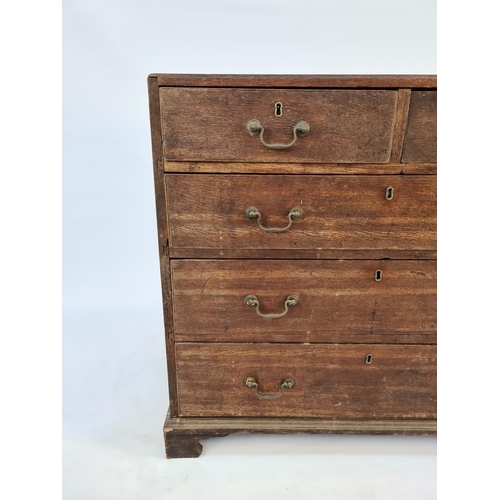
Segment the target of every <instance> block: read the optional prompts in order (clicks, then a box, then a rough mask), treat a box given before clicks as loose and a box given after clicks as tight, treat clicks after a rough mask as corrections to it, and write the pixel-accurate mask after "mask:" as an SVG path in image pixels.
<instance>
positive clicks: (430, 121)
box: [403, 91, 437, 163]
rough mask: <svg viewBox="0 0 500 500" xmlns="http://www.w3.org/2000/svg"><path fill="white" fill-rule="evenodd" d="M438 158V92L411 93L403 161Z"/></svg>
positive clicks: (427, 160)
mask: <svg viewBox="0 0 500 500" xmlns="http://www.w3.org/2000/svg"><path fill="white" fill-rule="evenodd" d="M436 160H437V92H432V91H413V92H412V93H411V101H410V112H409V117H408V130H407V133H406V139H405V146H404V153H403V162H404V163H415V162H435V161H436Z"/></svg>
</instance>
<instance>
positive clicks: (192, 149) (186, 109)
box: [160, 87, 397, 163]
mask: <svg viewBox="0 0 500 500" xmlns="http://www.w3.org/2000/svg"><path fill="white" fill-rule="evenodd" d="M396 102H397V91H393V90H290V89H277V90H265V89H237V88H226V89H220V88H219V89H217V88H211V89H209V88H176V87H166V88H161V89H160V109H161V124H162V136H163V155H164V158H165V159H166V160H172V161H175V160H183V161H241V162H303V163H387V162H388V161H389V157H390V151H391V144H392V135H393V128H394V120H395V110H396ZM277 105H278V106H280V107H279V109H280V111H281V116H276V114H277ZM250 120H258V122H259V123H260V125H261V126H262V127H263V130H264V132H263V135H262V142H261V139H260V134H259V133H256V135H250V134H249V133H248V131H247V124H248V122H249V121H250ZM301 121H306V122H307V124H308V125H309V127H310V130H309V133H308V134H307V135H306V136H300V130H299V136H298V138H297V141H296V142H295V143H294V144H293V145H292V146H290V147H287V148H286V149H271V148H270V147H268V146H269V145H271V146H273V145H275V144H284V145H289V144H290V143H291V142H292V140H293V138H294V127H295V126H296V125H297V124H298V123H299V122H301ZM259 130H260V129H259ZM264 143H265V144H267V145H268V146H265V145H264Z"/></svg>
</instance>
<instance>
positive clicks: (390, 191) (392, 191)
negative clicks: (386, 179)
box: [385, 186, 394, 201]
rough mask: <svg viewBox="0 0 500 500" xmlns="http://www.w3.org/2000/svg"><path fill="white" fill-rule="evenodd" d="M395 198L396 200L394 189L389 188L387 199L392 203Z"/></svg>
mask: <svg viewBox="0 0 500 500" xmlns="http://www.w3.org/2000/svg"><path fill="white" fill-rule="evenodd" d="M393 198H394V188H393V187H392V186H389V187H388V188H387V189H386V190H385V199H386V200H388V201H391V200H392V199H393Z"/></svg>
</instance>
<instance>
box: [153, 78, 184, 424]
mask: <svg viewBox="0 0 500 500" xmlns="http://www.w3.org/2000/svg"><path fill="white" fill-rule="evenodd" d="M148 95H149V117H150V122H151V144H152V151H153V178H154V185H155V200H156V221H157V229H158V252H159V258H160V276H161V287H162V298H163V301H162V302H163V318H164V323H165V346H166V356H167V361H168V362H167V370H168V379H169V396H170V411H171V413H172V416H175V415H176V411H177V383H176V381H175V378H176V368H175V349H174V343H173V318H172V316H173V314H172V300H171V297H172V287H171V283H170V256H169V253H168V231H167V222H166V219H167V204H166V198H165V176H164V174H163V168H162V161H161V155H162V151H161V130H160V102H159V96H158V82H157V78H155V77H150V78H148Z"/></svg>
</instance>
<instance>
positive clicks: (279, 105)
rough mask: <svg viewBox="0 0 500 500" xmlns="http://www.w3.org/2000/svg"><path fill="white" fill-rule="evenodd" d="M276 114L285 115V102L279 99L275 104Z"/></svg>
mask: <svg viewBox="0 0 500 500" xmlns="http://www.w3.org/2000/svg"><path fill="white" fill-rule="evenodd" d="M274 114H275V115H276V116H283V104H282V103H281V102H279V101H278V102H277V103H276V104H275V105H274Z"/></svg>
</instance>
